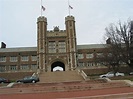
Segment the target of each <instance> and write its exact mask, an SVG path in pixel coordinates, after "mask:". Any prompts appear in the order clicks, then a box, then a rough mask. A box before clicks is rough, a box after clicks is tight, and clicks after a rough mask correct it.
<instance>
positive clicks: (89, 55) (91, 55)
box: [86, 54, 94, 58]
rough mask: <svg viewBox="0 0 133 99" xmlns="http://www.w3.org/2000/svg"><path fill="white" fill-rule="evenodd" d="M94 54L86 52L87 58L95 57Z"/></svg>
mask: <svg viewBox="0 0 133 99" xmlns="http://www.w3.org/2000/svg"><path fill="white" fill-rule="evenodd" d="M93 57H94V55H93V54H86V58H93Z"/></svg>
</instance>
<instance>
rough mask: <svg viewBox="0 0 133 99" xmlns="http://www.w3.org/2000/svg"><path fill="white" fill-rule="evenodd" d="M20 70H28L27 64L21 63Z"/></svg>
mask: <svg viewBox="0 0 133 99" xmlns="http://www.w3.org/2000/svg"><path fill="white" fill-rule="evenodd" d="M21 70H29V65H21Z"/></svg>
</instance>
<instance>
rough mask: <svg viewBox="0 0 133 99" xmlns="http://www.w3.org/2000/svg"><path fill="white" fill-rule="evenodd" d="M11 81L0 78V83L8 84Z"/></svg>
mask: <svg viewBox="0 0 133 99" xmlns="http://www.w3.org/2000/svg"><path fill="white" fill-rule="evenodd" d="M10 82H11V81H10V80H9V79H5V78H0V83H10Z"/></svg>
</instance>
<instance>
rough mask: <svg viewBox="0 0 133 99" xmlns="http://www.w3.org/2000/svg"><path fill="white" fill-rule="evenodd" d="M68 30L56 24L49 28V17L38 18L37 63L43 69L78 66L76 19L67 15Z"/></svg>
mask: <svg viewBox="0 0 133 99" xmlns="http://www.w3.org/2000/svg"><path fill="white" fill-rule="evenodd" d="M65 25H66V30H60V29H59V27H58V26H55V27H54V29H53V30H47V18H46V17H44V16H41V17H39V18H38V19H37V56H38V60H37V64H38V68H39V69H40V70H41V71H44V72H47V71H53V69H54V68H55V67H62V68H63V70H64V71H68V70H74V69H76V67H77V57H76V56H77V53H76V52H77V41H76V31H75V19H74V17H73V16H67V17H65Z"/></svg>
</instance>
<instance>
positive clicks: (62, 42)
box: [58, 41, 66, 53]
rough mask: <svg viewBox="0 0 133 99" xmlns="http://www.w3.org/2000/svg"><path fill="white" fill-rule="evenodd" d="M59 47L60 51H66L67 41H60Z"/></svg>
mask: <svg viewBox="0 0 133 99" xmlns="http://www.w3.org/2000/svg"><path fill="white" fill-rule="evenodd" d="M58 47H59V52H60V53H62V52H66V43H65V41H59V43H58Z"/></svg>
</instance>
